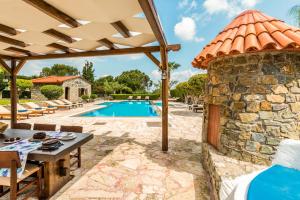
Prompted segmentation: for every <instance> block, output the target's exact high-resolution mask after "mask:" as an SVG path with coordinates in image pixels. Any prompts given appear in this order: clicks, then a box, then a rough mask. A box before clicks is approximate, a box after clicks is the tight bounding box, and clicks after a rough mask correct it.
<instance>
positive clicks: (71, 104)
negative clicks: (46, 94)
mask: <svg viewBox="0 0 300 200" xmlns="http://www.w3.org/2000/svg"><path fill="white" fill-rule="evenodd" d="M52 102H54V103H56V104H58V105H66V106H70V107H71V108H73V107H74V105H73V103H72V102H71V103H65V102H63V101H61V100H53V101H52Z"/></svg>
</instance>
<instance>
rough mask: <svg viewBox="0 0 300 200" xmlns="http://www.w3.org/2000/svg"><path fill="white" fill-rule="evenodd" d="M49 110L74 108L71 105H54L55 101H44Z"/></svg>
mask: <svg viewBox="0 0 300 200" xmlns="http://www.w3.org/2000/svg"><path fill="white" fill-rule="evenodd" d="M44 102H45V103H46V104H47V105H48V107H49V108H51V107H52V108H53V107H57V108H61V109H71V107H72V106H70V105H60V104H57V103H54V102H53V101H44Z"/></svg>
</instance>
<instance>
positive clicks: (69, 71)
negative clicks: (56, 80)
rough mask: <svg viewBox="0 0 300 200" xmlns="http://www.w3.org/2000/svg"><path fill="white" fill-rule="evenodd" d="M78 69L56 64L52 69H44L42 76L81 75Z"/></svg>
mask: <svg viewBox="0 0 300 200" xmlns="http://www.w3.org/2000/svg"><path fill="white" fill-rule="evenodd" d="M79 74H80V73H79V71H78V69H77V68H75V67H72V66H69V65H64V64H55V65H53V66H52V67H44V68H43V69H42V72H41V73H40V76H77V75H79Z"/></svg>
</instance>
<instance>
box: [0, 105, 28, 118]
mask: <svg viewBox="0 0 300 200" xmlns="http://www.w3.org/2000/svg"><path fill="white" fill-rule="evenodd" d="M30 113H31V112H29V111H26V112H19V111H18V112H17V119H21V118H23V117H25V118H27V119H29V114H30ZM4 117H9V118H10V117H11V111H10V110H8V109H7V108H5V107H4V106H0V118H1V119H3V118H4Z"/></svg>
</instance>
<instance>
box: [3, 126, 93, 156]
mask: <svg viewBox="0 0 300 200" xmlns="http://www.w3.org/2000/svg"><path fill="white" fill-rule="evenodd" d="M36 132H41V131H37V130H23V129H7V130H6V131H4V132H3V133H2V134H0V147H3V146H6V145H7V144H4V143H3V142H4V140H5V139H7V138H11V137H20V138H21V139H29V138H32V136H33V134H34V133H36ZM46 132H47V131H46ZM74 134H75V135H76V136H77V137H76V138H75V139H73V140H69V141H62V143H63V144H64V145H63V146H61V147H60V148H59V149H57V150H54V151H42V150H34V151H31V152H30V153H29V154H28V159H29V160H37V161H46V162H47V161H55V160H57V159H59V158H61V157H62V156H64V155H67V154H69V153H70V152H71V151H73V150H75V149H77V148H78V147H80V146H82V145H83V144H85V143H87V142H88V141H90V140H91V139H93V137H94V136H93V134H90V133H74Z"/></svg>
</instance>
